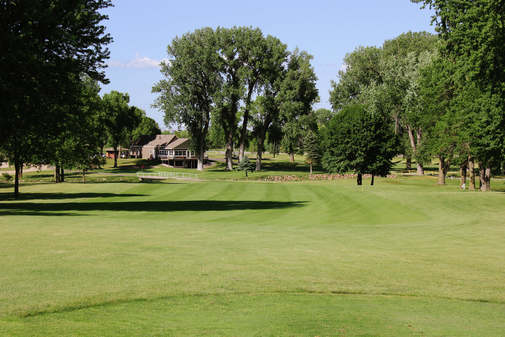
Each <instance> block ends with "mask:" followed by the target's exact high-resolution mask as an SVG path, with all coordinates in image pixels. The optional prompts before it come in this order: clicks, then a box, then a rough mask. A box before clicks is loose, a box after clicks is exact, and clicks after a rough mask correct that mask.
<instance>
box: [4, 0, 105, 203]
mask: <svg viewBox="0 0 505 337" xmlns="http://www.w3.org/2000/svg"><path fill="white" fill-rule="evenodd" d="M111 5H112V3H111V2H110V1H108V0H77V1H72V2H68V1H61V0H51V1H32V2H20V1H3V2H2V3H1V5H0V31H1V32H2V34H1V35H0V45H1V46H2V47H1V48H2V54H1V56H0V96H1V97H2V99H1V100H0V149H1V151H2V152H4V153H5V154H6V155H7V156H8V157H9V160H10V161H11V162H13V163H14V164H15V166H18V167H20V166H21V165H22V163H27V162H34V161H38V162H42V161H45V162H47V161H49V159H50V157H52V153H51V150H50V149H48V148H47V144H49V143H52V141H51V140H52V139H54V138H57V137H59V134H60V131H61V129H60V128H59V126H60V125H61V124H60V123H59V122H60V121H61V120H64V119H66V118H68V116H69V115H71V113H72V111H73V108H74V107H75V105H77V104H78V101H79V99H80V98H79V97H80V92H81V81H80V77H81V76H82V75H83V74H85V75H87V76H89V77H91V78H93V79H95V80H99V81H101V82H104V83H105V82H107V80H106V79H105V75H104V72H103V68H104V67H105V60H106V59H107V58H108V56H109V51H108V50H107V49H106V48H105V46H106V45H107V44H108V43H110V42H111V41H112V39H111V37H110V35H109V34H105V27H104V26H103V25H102V24H101V23H102V21H103V20H105V19H107V16H106V15H105V14H103V13H102V10H103V9H105V8H107V7H110V6H111ZM17 186H18V184H17V179H16V184H15V191H16V194H17V192H18V190H17Z"/></svg>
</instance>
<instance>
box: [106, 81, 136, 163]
mask: <svg viewBox="0 0 505 337" xmlns="http://www.w3.org/2000/svg"><path fill="white" fill-rule="evenodd" d="M129 102H130V97H129V96H128V94H124V93H120V92H118V91H114V90H113V91H111V92H110V93H108V94H105V95H104V96H103V109H104V112H105V114H104V117H103V124H104V126H105V129H106V131H107V134H108V136H109V142H110V144H111V145H112V147H113V148H114V150H115V151H117V148H118V146H119V145H121V144H125V143H128V137H129V135H130V134H131V133H132V131H133V130H135V128H137V127H138V125H139V123H140V122H141V115H139V113H138V108H136V107H130V106H129V105H128V103H129ZM117 157H118V156H117V155H116V156H115V157H114V158H115V163H114V167H116V166H117Z"/></svg>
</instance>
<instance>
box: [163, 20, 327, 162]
mask: <svg viewBox="0 0 505 337" xmlns="http://www.w3.org/2000/svg"><path fill="white" fill-rule="evenodd" d="M168 56H169V59H168V61H167V62H165V63H163V64H162V69H161V72H162V74H163V75H164V79H163V80H161V81H160V82H158V83H157V84H156V85H155V86H154V87H153V92H156V93H158V94H159V96H158V98H157V100H156V103H155V105H156V106H157V107H158V108H159V109H161V110H162V111H164V112H165V122H166V123H167V125H168V124H172V123H177V124H179V125H183V126H184V127H185V128H186V129H187V130H188V132H189V133H190V135H191V138H192V140H193V146H194V150H195V152H196V154H197V156H198V169H199V170H201V169H202V168H203V155H204V152H205V150H206V149H207V146H208V138H209V137H208V136H209V134H214V135H218V137H219V135H222V137H223V138H224V143H225V149H226V154H225V158H226V167H227V169H228V170H232V169H233V158H232V155H233V150H234V144H237V143H238V147H239V161H242V160H243V159H244V152H245V149H246V146H247V143H248V141H249V139H250V138H251V137H254V138H255V140H256V144H257V156H256V169H257V170H259V169H261V160H262V153H263V152H264V151H265V143H266V141H267V138H269V139H270V141H271V142H277V143H279V142H280V141H282V143H283V145H284V148H285V149H286V152H288V153H289V154H290V156H291V158H292V160H294V154H295V152H296V151H297V150H298V148H299V147H300V145H301V143H300V140H301V138H302V136H303V132H304V131H306V128H307V126H309V127H310V123H307V122H306V119H307V118H310V115H311V112H312V105H313V104H314V103H315V102H316V101H317V100H318V91H317V88H316V80H317V78H316V76H315V73H314V69H313V68H312V66H311V65H310V61H311V59H312V56H311V55H309V54H308V53H306V52H304V51H299V50H294V51H293V52H289V51H288V50H287V47H286V45H284V44H283V43H282V42H281V41H280V40H279V39H277V38H275V37H272V36H270V35H268V36H264V35H263V33H262V32H261V30H259V29H252V28H249V27H233V28H229V29H228V28H217V29H215V30H214V29H211V28H203V29H199V30H196V31H194V32H192V33H187V34H185V35H183V36H181V37H176V38H175V39H174V40H173V41H172V43H171V44H170V45H169V46H168Z"/></svg>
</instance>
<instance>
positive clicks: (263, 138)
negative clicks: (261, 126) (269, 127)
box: [256, 131, 266, 171]
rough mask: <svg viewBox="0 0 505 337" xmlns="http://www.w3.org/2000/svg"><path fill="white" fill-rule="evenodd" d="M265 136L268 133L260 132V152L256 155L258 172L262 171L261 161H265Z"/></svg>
mask: <svg viewBox="0 0 505 337" xmlns="http://www.w3.org/2000/svg"><path fill="white" fill-rule="evenodd" d="M265 136H266V131H265V132H261V131H260V132H259V134H258V137H257V141H258V151H257V153H256V171H260V170H261V160H262V159H263V151H264V150H265V149H264V143H265Z"/></svg>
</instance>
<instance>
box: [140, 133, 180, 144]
mask: <svg viewBox="0 0 505 337" xmlns="http://www.w3.org/2000/svg"><path fill="white" fill-rule="evenodd" d="M176 139H177V137H176V136H175V135H156V138H154V139H153V140H151V141H150V142H149V143H147V144H146V145H145V146H153V147H154V146H166V145H167V144H170V143H172V142H173V141H175V140H176Z"/></svg>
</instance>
